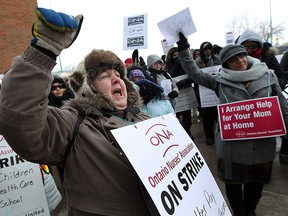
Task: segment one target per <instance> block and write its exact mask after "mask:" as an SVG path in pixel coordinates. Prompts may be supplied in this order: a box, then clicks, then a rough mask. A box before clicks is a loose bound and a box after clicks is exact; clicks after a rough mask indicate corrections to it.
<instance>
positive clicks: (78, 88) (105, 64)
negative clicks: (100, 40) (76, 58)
mask: <svg viewBox="0 0 288 216" xmlns="http://www.w3.org/2000/svg"><path fill="white" fill-rule="evenodd" d="M108 69H115V70H117V71H118V72H119V73H120V78H121V79H122V80H123V81H124V83H125V84H126V88H127V94H128V99H127V107H135V108H139V107H140V105H141V100H140V96H139V93H138V92H137V90H135V89H134V87H133V83H132V82H130V81H129V80H128V79H127V78H126V77H125V76H126V69H125V66H124V63H123V62H122V61H121V60H120V59H119V58H118V57H117V56H116V55H115V54H114V53H113V52H111V51H105V50H96V49H94V50H92V52H90V54H88V55H87V56H86V57H85V59H84V60H83V61H82V62H80V63H79V65H78V66H77V67H76V68H75V69H74V72H73V74H72V75H71V76H70V77H69V81H70V87H71V89H72V90H73V91H74V93H75V95H76V98H77V99H78V100H80V101H82V102H85V103H87V104H89V106H88V107H90V106H91V107H94V108H95V109H106V110H109V111H116V110H117V109H116V106H115V104H114V103H113V101H111V100H110V98H108V97H107V96H105V95H104V94H102V93H101V92H99V91H98V90H97V89H96V88H95V87H94V85H93V80H94V79H95V77H96V76H97V75H98V74H100V73H101V72H103V71H105V70H108ZM87 104H85V105H84V104H83V106H85V107H86V108H85V109H87Z"/></svg>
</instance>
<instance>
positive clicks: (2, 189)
mask: <svg viewBox="0 0 288 216" xmlns="http://www.w3.org/2000/svg"><path fill="white" fill-rule="evenodd" d="M0 215H5V216H30V215H33V216H36V215H41V216H49V215H50V212H49V209H48V204H47V200H46V195H45V192H44V187H43V181H42V177H41V171H40V167H39V164H34V163H30V162H28V161H25V160H24V159H23V158H21V157H20V156H18V155H17V154H16V153H15V152H14V151H13V149H11V147H10V146H9V145H8V143H7V142H6V140H5V139H4V137H3V136H1V135H0Z"/></svg>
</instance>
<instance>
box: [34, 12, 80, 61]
mask: <svg viewBox="0 0 288 216" xmlns="http://www.w3.org/2000/svg"><path fill="white" fill-rule="evenodd" d="M82 22H83V16H82V15H77V16H76V17H75V18H74V17H73V16H70V15H67V14H64V13H57V12H55V11H53V10H51V9H45V8H37V9H36V21H35V23H34V24H33V27H32V34H33V36H34V39H33V40H32V41H31V43H32V44H33V43H34V44H36V45H37V46H39V47H42V48H44V49H46V50H50V51H52V52H53V53H54V54H55V55H56V56H58V55H59V54H60V53H61V51H62V50H63V49H66V48H68V47H69V46H71V45H72V43H73V42H74V41H75V40H76V38H77V36H78V34H79V32H80V29H81V25H82Z"/></svg>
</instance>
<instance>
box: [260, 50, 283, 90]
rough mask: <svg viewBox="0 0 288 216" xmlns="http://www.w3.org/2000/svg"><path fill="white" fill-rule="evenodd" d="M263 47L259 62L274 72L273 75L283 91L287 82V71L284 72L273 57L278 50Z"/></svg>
mask: <svg viewBox="0 0 288 216" xmlns="http://www.w3.org/2000/svg"><path fill="white" fill-rule="evenodd" d="M265 48H266V47H265V46H264V47H263V50H262V54H261V59H260V60H261V61H262V62H265V63H266V65H267V67H268V68H269V69H272V70H274V73H275V74H276V76H277V77H278V82H279V85H280V87H281V89H282V90H284V89H285V86H286V84H287V81H288V71H284V69H283V67H282V66H281V64H280V63H279V62H278V60H277V58H276V57H275V56H276V55H277V54H278V50H277V48H275V47H267V48H266V49H265Z"/></svg>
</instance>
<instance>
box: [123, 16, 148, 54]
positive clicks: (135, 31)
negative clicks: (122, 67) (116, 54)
mask: <svg viewBox="0 0 288 216" xmlns="http://www.w3.org/2000/svg"><path fill="white" fill-rule="evenodd" d="M147 42H148V39H147V14H140V15H135V16H129V17H124V34H123V50H134V49H147V47H148V45H147Z"/></svg>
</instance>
